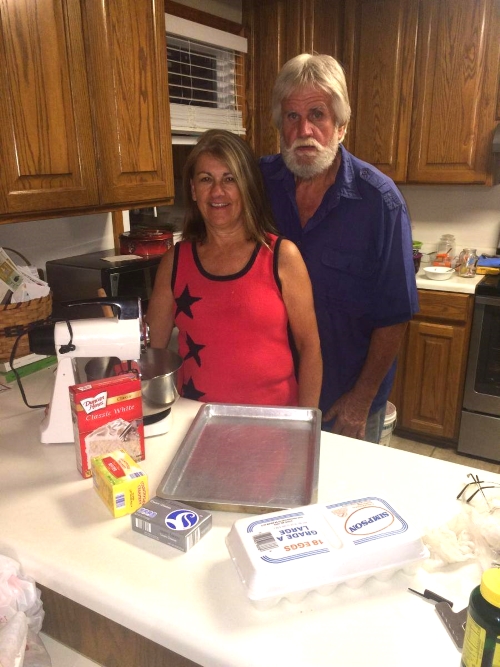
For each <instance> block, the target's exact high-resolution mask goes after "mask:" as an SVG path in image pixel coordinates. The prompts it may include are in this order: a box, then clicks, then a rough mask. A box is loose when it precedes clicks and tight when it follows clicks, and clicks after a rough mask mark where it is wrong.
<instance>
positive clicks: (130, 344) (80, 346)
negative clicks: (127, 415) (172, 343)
mask: <svg viewBox="0 0 500 667" xmlns="http://www.w3.org/2000/svg"><path fill="white" fill-rule="evenodd" d="M91 304H101V305H102V306H111V307H113V309H114V311H113V312H117V315H116V316H114V317H98V318H92V319H76V320H70V321H61V322H55V323H49V324H42V325H40V326H37V327H34V328H33V329H31V330H30V331H29V334H28V336H29V345H30V350H31V351H32V352H34V353H36V354H46V355H53V354H55V355H57V360H58V363H57V371H56V379H55V384H54V388H53V391H52V397H51V400H50V404H49V407H48V411H47V414H46V416H45V418H44V419H43V421H42V423H41V426H40V436H41V442H42V443H44V444H49V443H54V444H55V443H64V442H73V440H74V433H73V422H72V415H71V403H70V397H69V387H70V386H72V385H74V384H78V383H79V382H81V381H82V380H81V379H80V377H79V373H78V370H77V361H78V360H79V359H81V360H84V359H91V360H92V361H95V360H96V359H99V360H102V361H103V362H105V366H107V367H112V366H113V364H111V363H110V361H116V363H117V364H118V365H120V364H121V363H122V362H127V363H126V364H125V366H126V368H125V369H124V370H123V371H122V372H126V371H127V370H128V371H130V370H134V369H135V370H137V371H138V373H139V375H140V377H141V393H142V398H143V411H144V415H145V417H144V435H145V437H150V436H152V435H160V434H163V433H166V432H167V431H168V430H169V428H170V422H171V415H170V406H171V405H172V404H173V403H174V402H175V401H176V400H177V398H178V393H177V388H176V386H175V380H176V373H177V370H178V369H179V368H180V366H181V365H182V359H181V358H180V357H179V355H177V354H175V353H173V352H170V351H169V350H151V349H146V343H147V325H146V324H145V323H144V321H143V318H142V306H141V300H140V298H120V299H109V298H96V299H84V300H78V301H71V302H68V303H65V304H64V306H67V307H77V306H80V305H81V306H83V305H91ZM100 377H105V373H101V374H100ZM90 379H98V378H97V377H93V378H85V380H90ZM148 420H149V422H150V423H149V424H148Z"/></svg>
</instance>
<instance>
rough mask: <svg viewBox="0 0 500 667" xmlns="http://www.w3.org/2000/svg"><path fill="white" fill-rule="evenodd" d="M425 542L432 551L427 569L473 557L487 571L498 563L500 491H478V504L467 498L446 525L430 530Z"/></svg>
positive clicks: (469, 559) (499, 557) (499, 560)
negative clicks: (479, 492) (484, 492)
mask: <svg viewBox="0 0 500 667" xmlns="http://www.w3.org/2000/svg"><path fill="white" fill-rule="evenodd" d="M485 488H487V487H485ZM423 542H424V544H425V545H426V546H427V548H428V549H429V551H430V559H429V560H428V561H427V563H426V564H425V565H424V567H425V569H427V570H437V569H440V568H441V567H443V566H445V565H447V564H449V563H463V562H466V561H471V560H474V561H477V562H478V563H479V565H480V566H481V569H482V570H483V571H484V570H487V569H489V568H490V567H498V565H499V562H500V495H498V494H496V495H493V494H491V495H487V497H484V496H482V495H479V494H477V496H476V497H475V499H474V504H468V503H465V502H464V503H463V504H462V507H461V511H460V513H459V514H457V515H456V516H454V517H453V518H452V519H451V520H450V521H448V522H447V523H446V524H445V525H443V526H440V527H438V528H433V529H431V530H428V531H427V532H426V535H425V536H424V537H423Z"/></svg>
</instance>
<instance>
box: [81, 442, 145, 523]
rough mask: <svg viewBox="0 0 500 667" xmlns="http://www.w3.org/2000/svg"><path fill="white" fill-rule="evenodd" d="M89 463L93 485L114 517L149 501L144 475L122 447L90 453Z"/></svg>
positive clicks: (132, 510) (131, 510)
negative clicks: (92, 454)
mask: <svg viewBox="0 0 500 667" xmlns="http://www.w3.org/2000/svg"><path fill="white" fill-rule="evenodd" d="M91 466H92V480H93V484H94V488H95V490H96V491H97V493H98V494H99V495H100V497H101V498H102V500H103V501H104V503H105V505H106V506H107V507H108V509H109V510H110V512H111V514H112V515H113V516H114V517H115V518H116V517H120V516H124V515H125V514H132V512H135V511H136V510H138V509H139V507H141V506H142V505H144V503H146V502H147V501H148V500H149V487H148V477H147V475H146V473H145V472H144V471H143V470H141V468H140V467H139V465H138V464H137V463H136V462H135V461H134V459H133V458H132V457H131V456H130V455H129V454H127V452H126V451H125V450H124V449H116V450H115V451H113V452H110V453H109V454H103V455H101V456H94V457H93V458H92V461H91Z"/></svg>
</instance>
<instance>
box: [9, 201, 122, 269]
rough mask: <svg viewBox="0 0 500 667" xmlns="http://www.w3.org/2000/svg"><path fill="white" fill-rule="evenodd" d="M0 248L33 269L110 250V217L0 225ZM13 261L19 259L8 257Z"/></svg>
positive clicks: (79, 217)
mask: <svg viewBox="0 0 500 667" xmlns="http://www.w3.org/2000/svg"><path fill="white" fill-rule="evenodd" d="M0 246H1V247H8V248H13V249H14V250H17V251H19V252H20V253H22V254H23V255H24V256H25V257H26V258H27V259H28V260H29V261H30V262H31V263H32V264H33V265H34V266H37V267H38V268H39V269H43V270H45V262H47V261H48V260H49V259H57V258H59V257H71V256H72V255H81V254H83V253H86V252H96V251H98V250H106V249H108V248H112V247H113V225H112V222H111V214H110V213H95V214H93V215H79V216H73V217H69V218H54V219H52V220H33V221H30V222H17V223H12V224H10V225H0ZM12 257H13V259H15V261H17V260H18V259H19V258H18V257H17V256H15V255H12Z"/></svg>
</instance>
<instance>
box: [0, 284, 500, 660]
mask: <svg viewBox="0 0 500 667" xmlns="http://www.w3.org/2000/svg"><path fill="white" fill-rule="evenodd" d="M438 284H439V283H438ZM52 383H53V372H52V370H51V369H47V370H44V371H40V372H39V373H37V374H36V375H33V376H29V377H27V378H25V379H24V380H23V386H24V387H25V391H26V394H27V398H28V401H29V402H30V403H31V404H38V403H43V402H44V401H47V400H48V399H49V397H50V390H51V387H52ZM11 387H12V389H11V390H10V391H7V392H3V393H0V418H1V422H2V434H1V446H0V456H1V470H2V486H1V489H0V512H1V517H2V519H1V521H2V529H1V532H0V552H1V553H4V554H6V555H8V556H10V557H12V558H15V559H17V560H18V561H19V562H20V563H21V565H22V567H23V571H24V572H25V574H27V575H30V576H32V577H34V578H35V579H36V581H37V582H38V583H39V584H40V585H41V586H42V600H43V599H44V598H43V594H44V593H43V591H46V593H48V592H49V591H51V592H54V593H55V594H57V595H61V596H64V597H65V599H67V600H69V601H71V602H72V603H78V605H82V607H79V609H80V610H84V611H88V612H89V614H91V615H92V619H93V620H92V622H91V623H89V624H88V625H86V626H80V627H82V628H83V630H81V634H83V635H84V634H85V633H86V632H87V633H92V642H93V643H94V644H96V646H97V644H98V643H99V641H100V635H99V627H100V625H103V626H105V623H106V621H107V620H108V619H111V621H113V622H115V623H117V624H119V625H120V626H123V628H124V629H125V632H129V631H130V630H132V631H134V632H135V633H138V635H139V636H141V637H143V638H147V639H148V640H151V642H154V643H155V644H157V645H160V646H161V647H167V648H168V649H170V650H171V651H173V652H174V653H175V654H177V656H183V658H180V657H178V658H175V659H174V660H173V661H165V662H153V661H152V660H148V659H145V658H142V660H140V659H139V658H138V657H137V656H136V657H135V658H134V657H133V655H132V654H133V642H132V640H131V642H132V643H128V644H127V645H126V649H125V648H123V647H122V648H123V655H122V656H121V657H120V658H119V659H118V658H117V656H116V653H117V652H119V651H120V648H121V647H120V643H119V642H117V641H115V642H114V643H113V642H112V639H113V638H112V637H111V633H110V632H108V633H107V637H106V638H105V639H106V641H107V647H108V648H107V651H108V655H113V656H114V658H113V659H110V660H109V661H107V663H105V662H104V659H102V661H103V664H107V665H108V666H110V665H117V664H120V666H121V667H125V666H126V665H133V667H152V666H153V665H166V664H168V665H175V666H180V665H191V664H192V663H191V662H190V661H193V662H194V663H196V664H198V665H203V666H204V667H261V666H262V665H273V666H274V667H306V666H307V667H323V666H324V667H331V666H332V665H342V667H354V666H360V667H361V665H363V666H365V665H370V667H377V666H380V667H382V665H383V666H384V667H401V665H403V664H404V665H405V667H417V666H418V667H421V666H422V665H440V667H456V666H457V665H458V664H459V661H460V658H459V652H458V650H457V649H456V647H455V646H454V644H453V642H452V641H451V639H450V637H449V635H448V633H447V631H446V630H445V628H444V626H443V625H442V623H441V622H440V620H439V619H438V616H437V614H436V612H435V611H434V609H433V605H432V604H431V603H429V602H428V601H425V600H423V599H421V598H419V597H418V596H416V595H414V594H412V593H409V592H408V590H407V589H408V587H409V586H411V587H412V588H414V589H417V590H421V591H423V590H424V588H428V589H431V590H433V591H435V592H437V593H439V594H441V595H443V596H444V597H445V598H447V599H451V600H452V601H454V603H455V605H454V610H456V611H458V610H460V609H462V608H463V607H465V606H466V604H467V601H468V597H469V594H470V591H471V590H472V588H473V587H474V586H475V585H477V583H478V582H479V578H480V568H479V566H478V564H477V563H475V562H473V563H472V564H470V565H462V566H460V567H457V566H450V567H448V568H445V569H440V570H437V571H434V572H428V571H426V570H425V569H424V568H423V567H419V568H418V570H417V572H416V574H415V575H413V576H407V575H405V574H403V572H398V573H396V574H395V575H393V576H392V578H391V579H390V580H389V581H386V582H382V581H378V580H376V579H373V578H372V579H369V580H367V581H366V583H365V584H363V586H361V587H360V588H357V589H354V588H349V587H348V586H346V585H345V584H342V585H340V586H338V587H337V589H336V590H335V591H334V592H333V593H332V594H331V595H329V596H321V595H319V594H318V593H315V592H313V593H310V594H309V595H308V596H307V597H306V598H305V599H304V600H303V601H302V602H301V603H298V604H292V603H289V602H288V601H286V600H282V601H281V602H280V603H279V604H278V605H277V606H276V607H273V608H272V609H270V610H268V611H258V610H256V609H255V608H254V607H253V606H252V604H251V603H250V602H249V600H248V599H247V597H246V594H245V591H244V589H243V587H242V585H241V583H240V581H239V578H238V576H237V573H236V569H235V567H234V565H233V563H232V562H231V560H230V558H229V555H228V552H227V549H226V546H225V541H224V540H225V537H226V535H227V533H228V531H229V529H230V527H231V525H232V523H233V522H234V521H235V520H236V519H238V518H239V517H241V516H244V515H241V514H236V513H231V512H214V513H213V528H212V530H211V531H210V532H209V533H208V534H207V535H206V536H205V537H203V538H202V540H201V541H200V542H199V543H198V544H196V545H195V546H194V547H193V548H192V549H191V550H190V551H188V552H187V553H183V552H180V551H177V550H176V549H173V548H170V547H168V546H166V545H165V544H162V543H158V542H155V541H154V540H152V539H149V538H147V537H145V536H143V535H140V534H139V533H136V532H133V531H132V529H131V522H130V517H129V516H127V517H123V518H120V519H113V518H112V517H111V515H110V513H109V512H108V509H107V508H106V507H105V505H104V503H103V502H102V501H101V499H100V498H99V496H98V495H97V493H96V492H95V491H94V489H93V487H92V480H83V479H82V478H81V477H80V475H79V473H78V471H77V469H76V463H75V453H74V446H73V445H72V444H63V445H42V444H40V442H39V438H38V427H39V423H40V420H41V418H42V415H43V410H42V409H37V410H29V409H28V408H26V407H25V406H24V404H23V403H22V400H21V398H20V394H19V390H18V388H17V387H16V386H15V385H11ZM199 406H200V404H199V403H196V402H194V401H189V400H185V399H180V400H179V401H178V402H177V403H176V404H175V405H174V408H173V412H172V414H173V424H172V428H171V430H170V432H169V433H168V434H166V435H163V436H157V437H155V438H150V439H147V440H146V460H145V461H144V462H142V464H141V465H142V467H143V469H144V470H145V472H146V473H147V474H148V476H149V483H150V489H151V492H152V493H151V495H154V491H155V489H156V488H157V486H158V484H159V482H160V480H161V478H162V476H163V474H164V472H165V470H166V468H167V467H168V465H169V463H170V461H171V460H172V457H173V455H174V453H175V451H176V450H177V448H178V446H179V444H180V442H181V441H182V438H183V437H184V435H185V433H186V431H187V429H188V427H189V425H190V423H191V421H192V419H193V418H194V416H195V415H196V413H197V410H198V409H199ZM235 446H237V443H235ZM470 471H474V469H473V468H468V467H464V466H459V465H456V464H453V463H448V462H445V461H440V460H436V459H431V458H427V457H424V456H419V455H416V454H410V453H407V452H404V451H400V450H393V449H391V448H390V447H383V446H380V445H374V444H371V443H366V442H362V441H358V440H353V439H350V438H345V437H341V436H334V435H332V434H328V433H323V434H322V439H321V460H320V474H319V498H318V502H321V503H326V502H333V501H335V500H346V499H352V498H355V497H362V496H366V495H377V496H379V497H382V498H384V499H385V500H387V501H388V502H389V503H390V504H392V505H393V506H394V507H395V508H396V509H397V510H398V511H399V512H400V513H401V514H402V515H403V516H404V518H405V519H407V520H408V522H409V523H411V524H412V525H418V526H422V528H424V527H425V526H439V525H442V524H443V523H444V522H446V521H448V520H449V519H450V518H451V517H453V516H454V515H455V514H456V513H457V512H458V511H460V508H461V505H460V502H459V501H457V500H456V495H457V493H458V491H459V490H460V489H461V487H462V485H463V483H464V482H465V481H467V480H466V476H467V473H468V472H470ZM477 472H478V474H480V475H482V476H483V475H484V472H483V471H477ZM490 478H491V479H495V480H496V481H497V482H500V476H499V475H494V474H490V473H488V478H487V479H490ZM48 616H49V614H47V617H48ZM46 620H47V619H46ZM64 624H69V625H71V624H73V625H75V626H76V625H77V622H76V621H74V620H73V617H72V616H71V617H63V616H61V617H60V620H59V625H61V626H62V625H64ZM53 625H54V624H53ZM54 627H57V624H55V625H54ZM44 631H46V629H45V626H44ZM49 634H51V633H49ZM102 634H106V632H105V631H104V632H103V633H101V635H102ZM136 637H137V635H136ZM110 647H111V648H110ZM74 648H77V647H74ZM80 649H81V646H80ZM126 654H127V655H128V654H130V655H132V657H130V655H128V661H127V655H126ZM90 657H93V659H96V657H95V655H94V656H92V655H91V656H90ZM186 659H187V660H186Z"/></svg>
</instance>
